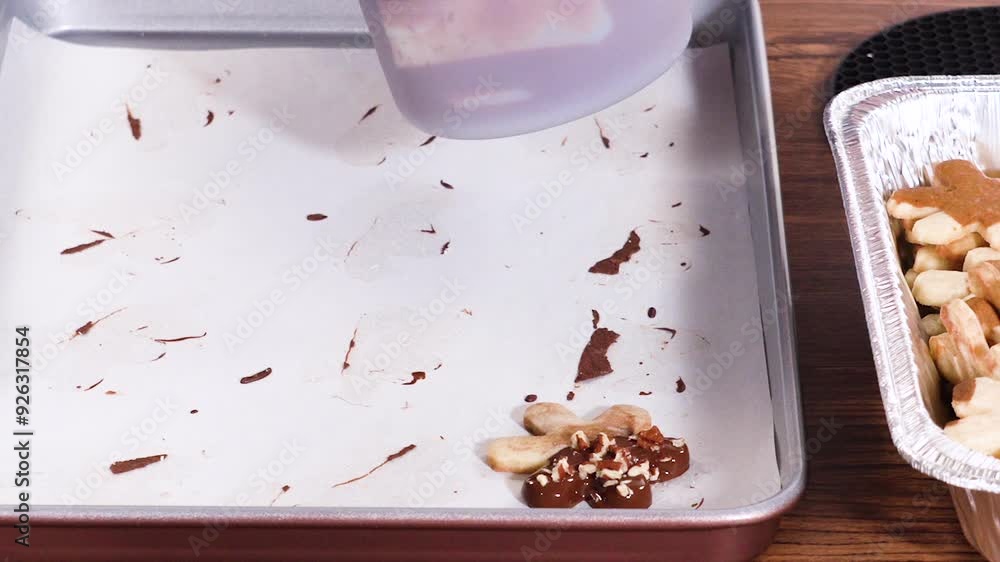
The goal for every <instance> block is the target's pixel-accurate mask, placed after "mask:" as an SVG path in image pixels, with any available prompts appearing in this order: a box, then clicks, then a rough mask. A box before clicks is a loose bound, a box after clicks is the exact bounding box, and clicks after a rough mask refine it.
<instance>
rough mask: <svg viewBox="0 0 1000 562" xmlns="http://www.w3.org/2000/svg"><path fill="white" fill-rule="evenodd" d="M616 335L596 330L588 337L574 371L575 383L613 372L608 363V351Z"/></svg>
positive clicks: (616, 338)
mask: <svg viewBox="0 0 1000 562" xmlns="http://www.w3.org/2000/svg"><path fill="white" fill-rule="evenodd" d="M618 337H619V336H618V334H617V333H615V332H612V331H611V330H609V329H607V328H598V329H596V330H594V333H593V334H591V336H590V341H589V342H587V346H586V347H584V348H583V354H582V355H580V364H579V365H578V366H577V369H576V382H581V381H587V380H590V379H596V378H597V377H603V376H604V375H607V374H610V373H612V372H613V371H614V369H612V368H611V362H610V361H608V349H610V348H611V346H612V345H614V343H615V342H616V341H618Z"/></svg>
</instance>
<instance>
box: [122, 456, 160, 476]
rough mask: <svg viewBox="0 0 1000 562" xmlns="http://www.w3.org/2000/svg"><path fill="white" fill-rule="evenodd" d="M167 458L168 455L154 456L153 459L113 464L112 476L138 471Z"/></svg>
mask: <svg viewBox="0 0 1000 562" xmlns="http://www.w3.org/2000/svg"><path fill="white" fill-rule="evenodd" d="M165 458H167V455H153V456H151V457H142V458H139V459H131V460H127V461H118V462H116V463H111V474H121V473H123V472H130V471H132V470H138V469H140V468H143V467H146V466H149V465H151V464H154V463H158V462H160V461H162V460H163V459H165Z"/></svg>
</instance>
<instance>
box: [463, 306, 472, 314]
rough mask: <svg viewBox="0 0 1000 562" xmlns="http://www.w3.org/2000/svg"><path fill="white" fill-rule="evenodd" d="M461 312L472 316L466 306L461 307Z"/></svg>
mask: <svg viewBox="0 0 1000 562" xmlns="http://www.w3.org/2000/svg"><path fill="white" fill-rule="evenodd" d="M462 314H464V315H466V316H472V311H471V310H469V309H468V308H463V309H462Z"/></svg>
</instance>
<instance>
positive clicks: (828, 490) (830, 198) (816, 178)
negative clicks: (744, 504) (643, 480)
mask: <svg viewBox="0 0 1000 562" xmlns="http://www.w3.org/2000/svg"><path fill="white" fill-rule="evenodd" d="M761 3H762V6H763V11H764V24H765V28H766V34H767V46H768V54H769V63H770V69H771V85H772V90H773V92H774V110H775V119H776V120H777V122H783V123H786V124H788V123H790V124H791V125H786V126H785V127H783V128H782V129H781V130H779V131H778V148H779V162H780V166H781V182H782V191H783V193H784V204H785V225H786V228H787V235H788V252H789V259H790V262H791V269H792V285H793V292H794V303H795V313H796V324H797V329H798V340H799V368H800V372H801V378H802V392H803V400H804V408H805V417H806V437H807V438H808V437H814V436H816V435H817V432H818V431H819V430H820V428H821V427H823V425H824V423H825V424H826V425H833V426H834V427H839V429H838V430H837V432H836V435H835V436H834V438H833V439H832V440H830V441H829V442H828V443H825V444H823V446H822V447H821V448H820V450H819V451H817V452H816V453H815V454H813V455H811V457H810V459H809V480H808V486H807V488H806V493H805V497H804V498H803V500H802V502H801V503H800V504H799V506H798V508H797V509H796V510H795V511H794V512H793V513H792V514H790V516H788V517H787V518H785V519H784V522H783V524H782V526H781V531H780V532H779V534H778V538H777V542H776V543H775V544H774V546H772V547H771V549H770V550H769V551H768V552H767V554H766V555H765V556H763V557H761V559H760V560H762V561H766V562H774V561H779V560H780V561H795V562H799V561H802V560H810V561H824V560H831V561H832V560H836V561H838V562H839V561H843V560H879V561H882V560H889V561H900V562H902V561H906V562H909V561H928V560H933V561H938V560H940V561H948V562H956V561H963V560H983V558H982V557H980V556H979V555H978V554H977V553H976V552H975V551H974V550H973V549H972V548H971V547H970V546H969V545H968V543H966V541H965V539H964V538H963V536H962V531H961V528H960V527H959V525H958V521H957V520H956V518H955V512H954V510H953V509H952V505H951V499H950V497H949V495H948V491H947V488H946V487H945V486H944V485H943V484H941V483H939V482H937V481H935V480H932V479H930V478H927V477H925V476H923V475H921V474H919V473H918V472H916V471H915V470H913V469H911V468H910V466H909V465H908V464H907V463H906V462H904V461H903V460H902V459H901V458H900V457H899V455H898V454H897V453H896V449H895V447H894V446H893V445H892V442H891V440H890V439H889V431H888V428H887V427H886V422H885V417H884V414H883V410H882V404H881V398H880V396H879V390H878V386H877V384H876V381H875V368H874V365H873V363H872V358H871V347H870V345H869V342H868V331H867V329H866V327H865V326H866V325H865V317H864V310H863V308H862V304H861V297H860V294H859V290H858V283H857V277H856V274H855V270H854V262H853V257H852V255H851V247H850V242H849V239H848V233H847V227H846V225H845V221H844V210H843V207H842V202H841V198H840V190H839V188H838V184H837V177H836V172H835V170H834V165H833V158H832V156H831V154H830V150H829V147H828V145H827V142H826V136H825V134H824V132H823V125H822V112H823V108H824V106H825V105H826V101H827V95H828V94H827V92H828V90H829V86H828V84H829V81H830V78H831V77H832V75H833V73H834V72H835V70H836V68H837V66H838V64H839V62H840V60H841V58H842V57H843V56H844V55H846V54H847V53H848V52H850V51H851V50H852V49H853V48H854V47H855V46H857V44H858V43H860V42H861V41H862V40H863V39H865V38H866V37H868V36H870V35H872V34H874V33H876V32H878V31H879V30H880V29H881V28H883V27H885V26H887V25H890V24H892V23H898V22H901V21H905V20H907V19H910V18H912V17H916V16H919V15H923V14H927V13H932V12H937V11H943V10H949V9H955V8H960V7H966V6H972V5H984V6H985V5H991V4H994V3H993V2H984V1H979V2H968V1H959V0H953V1H952V0H933V1H925V0H901V1H896V2H893V1H888V0H878V1H868V0H762V2H761ZM782 119H784V121H782ZM841 426H842V427H841Z"/></svg>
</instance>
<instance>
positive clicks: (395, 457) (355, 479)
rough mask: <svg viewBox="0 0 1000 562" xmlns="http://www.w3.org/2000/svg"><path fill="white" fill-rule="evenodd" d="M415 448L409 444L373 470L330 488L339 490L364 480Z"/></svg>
mask: <svg viewBox="0 0 1000 562" xmlns="http://www.w3.org/2000/svg"><path fill="white" fill-rule="evenodd" d="M416 448H417V446H416V445H414V444H412V443H411V444H409V445H407V446H405V447H403V448H402V449H400V450H399V452H397V453H393V454H391V455H389V456H388V457H386V458H385V460H384V461H382V462H381V463H380V464H379V465H378V466H376V467H375V468H373V469H371V470H369V471H368V472H366V473H364V474H362V475H361V476H358V477H357V478H351V479H350V480H345V481H343V482H340V483H339V484H334V485H333V486H332V487H333V488H339V487H341V486H346V485H348V484H353V483H354V482H357V481H358V480H361V479H362V478H366V477H368V476H371V474H372V473H373V472H375V471H376V470H378V469H380V468H382V467H383V466H385V465H387V464H389V463H390V462H392V461H394V460H396V459H398V458H399V457H402V456H403V455H405V454H407V453H409V452H410V451H412V450H414V449H416Z"/></svg>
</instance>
